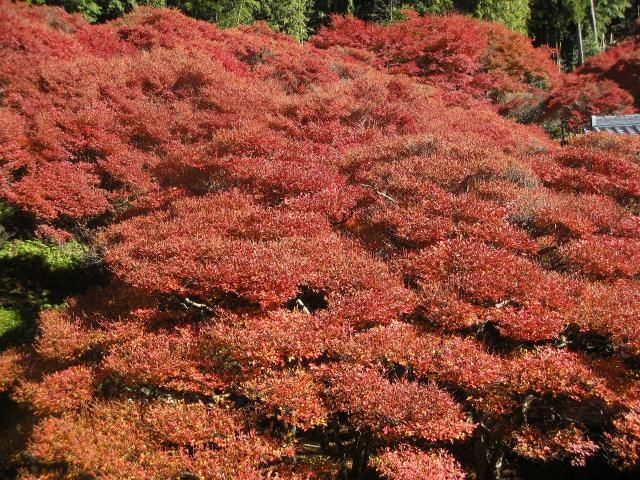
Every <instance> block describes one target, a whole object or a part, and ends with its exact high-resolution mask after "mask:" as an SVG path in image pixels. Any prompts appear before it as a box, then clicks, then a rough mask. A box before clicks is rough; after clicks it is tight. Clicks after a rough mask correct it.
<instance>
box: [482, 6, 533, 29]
mask: <svg viewBox="0 0 640 480" xmlns="http://www.w3.org/2000/svg"><path fill="white" fill-rule="evenodd" d="M473 13H474V15H475V16H477V17H479V18H484V19H487V20H491V21H494V22H499V23H503V24H505V25H506V26H508V27H509V28H511V29H512V30H516V31H518V32H522V33H527V23H528V21H529V18H530V16H531V9H530V8H529V0H480V1H479V2H478V4H477V5H476V8H475V10H474V12H473Z"/></svg>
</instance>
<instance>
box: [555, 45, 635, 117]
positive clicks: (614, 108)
mask: <svg viewBox="0 0 640 480" xmlns="http://www.w3.org/2000/svg"><path fill="white" fill-rule="evenodd" d="M638 85H640V39H639V38H638V37H636V38H630V39H628V40H625V41H624V42H621V43H620V44H618V45H616V46H615V47H612V48H609V49H607V50H605V51H604V52H602V53H600V54H598V55H595V56H593V57H591V58H589V59H588V60H587V62H586V63H585V65H584V67H581V68H579V69H578V70H576V72H575V73H572V74H570V75H569V76H567V78H566V80H565V82H564V85H562V86H561V87H559V88H558V89H557V90H556V91H554V92H553V95H552V96H551V98H550V99H549V102H548V104H547V107H546V108H547V112H546V114H547V115H550V116H556V117H561V118H564V119H566V120H568V124H569V127H570V128H572V129H578V128H580V127H585V126H588V125H589V123H590V119H591V118H590V116H591V115H612V114H616V115H619V114H625V113H636V112H638V111H640V87H639V86H638Z"/></svg>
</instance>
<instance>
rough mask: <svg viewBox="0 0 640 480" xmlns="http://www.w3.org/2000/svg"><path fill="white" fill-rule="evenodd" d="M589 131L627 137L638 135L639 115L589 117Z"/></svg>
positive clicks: (639, 126)
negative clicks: (626, 135)
mask: <svg viewBox="0 0 640 480" xmlns="http://www.w3.org/2000/svg"><path fill="white" fill-rule="evenodd" d="M591 130H593V131H594V132H609V133H619V134H622V135H624V134H628V135H640V115H610V116H604V117H598V116H595V115H594V116H592V117H591Z"/></svg>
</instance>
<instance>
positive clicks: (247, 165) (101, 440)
mask: <svg viewBox="0 0 640 480" xmlns="http://www.w3.org/2000/svg"><path fill="white" fill-rule="evenodd" d="M438 21H439V20H433V19H426V20H424V19H410V20H409V21H408V23H406V24H404V26H403V27H402V28H395V29H394V27H370V26H367V25H365V24H362V23H360V22H358V21H356V20H349V19H338V20H337V21H336V23H335V24H334V27H333V28H332V29H331V30H326V31H323V32H322V33H321V34H320V36H319V37H318V38H316V39H315V40H313V41H312V42H311V44H307V45H304V46H303V45H300V44H298V43H297V42H295V41H293V40H291V39H290V38H288V37H285V36H283V35H280V34H275V33H273V32H271V31H270V30H268V29H267V28H266V27H265V26H261V25H258V26H254V27H242V28H239V29H236V30H224V31H223V30H219V29H218V28H216V27H215V26H213V25H210V24H207V23H203V22H198V21H195V20H192V19H189V18H186V17H184V16H183V15H181V14H179V13H177V12H174V11H169V10H147V9H139V10H136V11H135V12H134V13H133V14H132V15H129V16H126V17H124V18H123V19H120V20H117V21H114V22H112V23H108V24H105V25H100V26H89V25H87V24H86V23H84V22H83V21H82V20H80V19H79V18H78V17H75V16H70V15H68V14H65V13H64V12H62V11H61V10H58V9H53V8H45V7H40V8H31V7H27V6H25V5H22V4H11V3H8V2H4V1H3V2H2V3H0V23H1V24H2V25H3V28H2V29H0V88H1V90H0V125H2V128H0V195H2V198H3V199H4V200H5V201H8V202H10V203H11V204H12V205H13V206H14V207H15V208H17V209H19V210H20V212H22V214H24V215H26V216H28V217H30V218H31V219H32V221H33V223H34V225H35V229H34V231H35V233H36V234H37V235H39V236H40V237H42V238H45V239H49V240H50V241H55V240H58V241H63V240H68V239H69V238H71V237H76V238H83V239H84V240H85V241H88V242H91V243H92V245H93V247H95V248H96V249H99V250H100V251H101V252H102V257H103V260H104V262H105V268H106V269H107V270H108V271H109V272H110V275H111V279H110V282H108V284H106V285H104V286H102V287H99V288H98V287H96V288H93V289H91V290H90V291H88V292H87V293H85V294H82V295H77V296H74V297H71V298H68V299H67V301H66V305H65V306H63V307H60V308H56V309H48V310H45V311H43V312H42V313H41V315H40V318H39V324H38V325H39V335H38V338H37V340H36V342H35V344H34V345H33V348H31V347H24V348H14V349H11V350H7V351H4V352H3V353H0V389H2V391H3V392H4V394H3V395H8V396H10V398H11V399H12V401H13V402H14V403H15V404H17V405H18V406H19V409H20V410H19V411H20V412H22V413H21V414H22V415H23V417H21V420H20V422H19V425H16V424H11V423H9V425H8V426H1V427H0V428H2V430H1V431H0V436H2V437H3V438H8V437H11V438H17V437H20V438H21V442H22V443H23V445H22V446H23V449H22V450H20V449H14V450H10V451H9V452H8V453H6V455H5V450H4V447H3V449H0V453H1V454H3V455H5V457H4V458H3V460H2V461H3V462H5V463H10V464H11V465H13V466H14V467H15V469H16V470H17V471H18V476H19V478H22V479H25V480H26V479H41V480H44V479H54V478H69V479H80V478H94V477H97V478H131V479H148V478H176V479H178V478H181V479H192V478H207V479H225V480H228V479H241V480H249V479H259V478H265V477H267V476H269V478H281V479H291V480H293V479H308V478H345V476H349V478H353V479H364V478H373V476H374V475H377V476H379V477H380V478H387V479H396V480H400V479H414V478H435V479H443V480H444V479H460V478H465V477H470V478H487V475H488V474H489V473H488V472H492V471H497V472H498V473H499V472H500V471H501V470H507V469H510V470H512V471H515V472H518V471H519V470H521V472H525V471H526V469H527V468H537V469H541V470H542V471H548V472H551V473H550V475H553V472H554V470H551V469H552V468H564V469H565V471H570V472H573V473H575V474H580V472H584V470H581V469H584V468H585V466H587V467H589V466H593V465H597V466H599V468H602V469H605V471H608V472H609V473H612V472H631V474H633V472H634V471H635V472H636V473H637V468H638V458H639V457H640V422H639V421H638V418H639V415H640V389H639V388H638V381H637V376H638V365H640V363H639V362H638V360H639V358H640V357H639V355H640V329H639V328H638V322H637V319H638V318H639V317H640V296H639V294H638V292H640V278H639V275H640V272H639V267H638V266H639V265H640V258H639V252H640V217H639V214H640V210H639V207H638V206H639V205H640V203H639V202H640V184H639V183H638V182H640V171H639V164H638V153H639V152H640V144H638V142H637V141H634V140H629V139H624V138H621V137H620V138H614V137H610V136H607V135H589V136H586V137H583V138H581V139H578V140H575V141H574V142H573V143H572V144H571V145H570V146H568V147H566V148H561V147H560V146H558V145H556V144H555V143H554V142H552V141H550V140H549V139H548V138H547V137H546V136H545V135H544V134H543V132H542V131H541V130H540V129H538V128H536V127H531V126H523V125H518V124H516V123H513V122H511V121H509V120H507V119H505V118H503V117H501V116H500V115H499V114H497V113H496V112H495V107H494V106H492V105H490V104H488V103H486V102H478V101H477V100H472V99H469V97H468V95H467V94H468V93H471V94H473V95H480V96H482V95H484V94H479V93H478V92H480V91H481V89H480V90H478V88H479V87H477V86H478V85H479V84H478V83H475V82H476V80H474V78H475V77H477V76H478V75H480V74H482V75H486V77H485V78H488V79H496V78H503V79H504V78H507V77H509V78H510V80H509V81H512V80H513V81H515V80H514V79H520V78H521V77H522V76H524V77H526V76H527V72H529V74H530V75H542V73H540V72H539V71H538V70H536V69H535V68H534V67H532V66H531V64H533V65H534V66H535V65H536V64H537V63H539V62H536V61H535V59H534V58H532V57H529V56H528V55H527V54H525V53H518V55H517V56H516V57H514V59H511V60H508V59H507V56H508V52H509V51H511V50H512V47H510V46H509V47H507V46H504V47H499V45H501V43H500V42H502V41H503V40H496V39H495V38H494V37H493V36H495V35H497V36H499V35H498V33H499V30H500V27H488V26H486V25H485V24H480V23H477V22H476V21H472V20H466V19H463V18H458V17H455V18H452V19H451V22H450V23H451V25H452V26H451V27H450V28H453V30H446V29H444V30H443V29H441V28H439V27H438V25H437V22H438ZM385 28H387V30H384V29H385ZM378 29H380V30H378ZM496 31H497V32H498V33H495V32H496ZM380 32H386V33H384V34H383V33H380ZM403 32H404V33H403ZM425 32H426V33H425ZM429 32H430V33H429ZM456 32H457V33H456ZM427 33H429V35H427ZM386 35H390V37H389V38H387V37H386ZM457 35H460V36H461V37H460V43H459V44H458V43H455V42H454V43H452V44H451V45H452V47H451V48H458V47H459V48H460V49H461V50H460V51H452V52H448V53H447V52H446V51H445V50H446V49H445V50H441V51H438V49H437V48H436V46H434V45H436V44H443V42H444V44H446V42H447V38H454V37H455V36H457ZM469 37H471V38H469ZM389 39H393V41H390V40H389ZM517 39H518V41H519V42H522V41H523V40H522V38H521V37H519V36H518V37H517ZM347 40H348V41H347ZM467 42H469V45H471V46H472V48H470V47H468V46H465V45H467ZM487 42H489V43H487ZM491 42H493V43H491ZM425 43H426V46H427V47H428V48H426V47H425ZM432 43H433V45H432ZM403 45H404V46H405V47H403ZM487 45H489V46H490V47H488V46H487ZM425 48H426V51H427V53H424V51H425ZM522 48H525V47H522ZM527 48H528V47H527ZM388 49H390V50H388ZM487 49H489V51H491V52H492V53H491V55H489V54H488V53H487ZM392 50H393V51H392ZM420 51H422V53H420V54H419V52H420ZM527 51H529V50H527ZM434 52H436V53H434ZM465 52H466V53H465ZM516 52H519V50H516ZM425 55H426V56H425ZM447 55H448V56H447ZM536 55H537V54H536ZM393 59H395V60H393ZM392 60H393V62H394V63H393V64H389V65H387V64H386V63H387V62H391V61H392ZM510 62H512V63H510ZM529 62H531V63H529ZM490 64H491V65H497V66H496V67H495V68H493V67H491V68H489V67H488V66H487V65H490ZM416 69H419V70H420V71H419V72H418V73H416V71H415V70H416ZM448 69H450V70H448ZM436 71H437V73H436V74H435V75H436V77H435V78H440V79H441V80H442V82H445V83H446V82H453V83H452V84H455V85H459V86H460V88H461V89H462V90H463V91H466V93H465V95H460V96H458V97H455V96H452V95H450V94H447V93H444V92H443V91H442V90H440V89H438V85H439V84H441V83H440V80H438V82H436V81H435V80H433V79H432V80H428V79H429V78H430V77H429V75H426V73H425V72H429V74H431V73H432V72H436ZM447 72H449V73H451V72H453V73H451V75H450V76H448V77H447V78H448V80H447V79H444V77H442V75H445V76H446V74H447ZM513 72H516V73H513ZM397 73H409V75H408V76H407V75H398V74H397ZM423 73H425V75H423ZM509 75H511V76H509ZM416 77H418V78H416ZM530 78H533V77H530ZM425 79H426V81H425ZM547 81H549V82H553V78H549V79H548V80H547ZM456 82H457V83H456ZM505 82H506V80H505ZM534 83H535V82H534ZM503 85H507V83H505V84H503ZM508 85H511V83H508ZM532 85H533V84H532ZM549 85H551V83H549ZM505 88H506V90H505V91H507V90H508V91H511V90H509V89H510V88H511V87H505ZM518 88H520V87H518ZM531 88H532V90H530V91H531V92H534V91H535V90H533V88H534V87H533V86H532V87H531ZM535 88H538V87H537V86H536V87H535ZM466 89H469V90H466ZM470 102H471V104H472V105H473V108H472V109H468V108H467V107H468V106H469V105H470ZM28 245H30V244H28ZM55 261H56V262H62V263H64V262H65V261H66V260H65V259H64V258H58V259H55ZM19 443H20V442H18V444H19ZM545 469H547V470H545ZM634 469H635V470H634Z"/></svg>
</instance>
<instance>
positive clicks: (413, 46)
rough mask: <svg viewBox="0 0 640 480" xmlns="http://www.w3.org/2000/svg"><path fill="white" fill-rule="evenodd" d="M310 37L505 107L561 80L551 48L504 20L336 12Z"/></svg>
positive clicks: (347, 53) (540, 94)
mask: <svg viewBox="0 0 640 480" xmlns="http://www.w3.org/2000/svg"><path fill="white" fill-rule="evenodd" d="M311 42H312V43H313V44H314V45H315V46H317V47H319V48H323V49H330V50H335V51H337V52H338V53H340V54H342V55H344V56H346V57H353V58H356V59H358V60H363V59H364V61H365V62H367V63H370V64H373V65H375V66H376V67H378V68H382V69H384V70H385V71H388V72H389V73H393V74H398V73H400V74H406V75H410V76H415V77H419V78H421V79H422V80H424V81H425V82H427V83H428V84H430V85H436V86H438V87H441V88H443V89H446V90H449V89H455V90H461V91H463V92H465V93H466V94H470V95H472V96H475V97H478V98H485V99H487V100H490V101H493V102H496V103H499V104H503V107H502V108H503V109H504V110H505V111H509V110H510V109H509V106H508V102H510V101H512V100H513V96H525V97H526V96H529V97H533V98H532V99H529V100H528V101H529V102H532V101H533V104H535V103H539V102H540V101H541V99H542V98H543V92H544V91H545V90H547V89H549V88H553V87H554V86H555V85H556V84H557V83H558V81H559V73H558V71H557V68H556V67H555V65H554V64H553V62H552V61H551V59H550V56H551V55H550V53H551V52H549V51H546V50H544V49H535V48H533V47H532V46H531V42H530V40H529V39H527V38H526V37H525V36H523V35H521V34H519V33H516V32H513V31H511V30H509V29H508V28H506V27H504V26H502V25H497V24H491V23H488V22H482V21H478V20H472V19H469V18H467V17H462V16H458V15H448V16H442V17H440V16H424V17H418V16H414V15H409V17H408V19H407V20H405V21H402V22H396V23H393V24H391V25H387V26H382V25H375V24H367V23H365V22H363V21H361V20H358V19H356V18H354V17H339V16H336V17H333V19H332V25H331V26H330V27H325V28H322V29H321V30H320V32H319V33H318V34H317V35H316V36H315V37H313V39H312V40H311ZM340 49H342V50H340ZM372 54H373V55H372ZM536 97H538V98H537V99H536Z"/></svg>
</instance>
